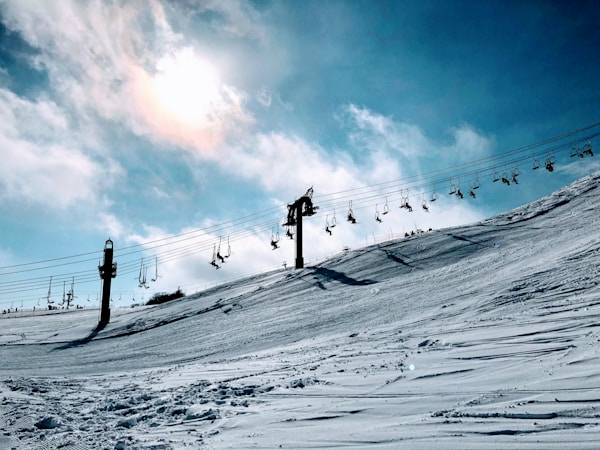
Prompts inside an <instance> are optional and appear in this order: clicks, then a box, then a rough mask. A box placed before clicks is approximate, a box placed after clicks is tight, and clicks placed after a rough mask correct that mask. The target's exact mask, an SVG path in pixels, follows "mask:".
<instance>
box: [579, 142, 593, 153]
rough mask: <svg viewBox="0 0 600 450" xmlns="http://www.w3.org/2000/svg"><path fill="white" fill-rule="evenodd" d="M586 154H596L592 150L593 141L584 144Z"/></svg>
mask: <svg viewBox="0 0 600 450" xmlns="http://www.w3.org/2000/svg"><path fill="white" fill-rule="evenodd" d="M582 153H583V154H584V155H589V156H594V152H593V151H592V141H587V142H586V143H585V145H584V146H583V152H582Z"/></svg>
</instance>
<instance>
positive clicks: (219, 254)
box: [217, 237, 225, 264]
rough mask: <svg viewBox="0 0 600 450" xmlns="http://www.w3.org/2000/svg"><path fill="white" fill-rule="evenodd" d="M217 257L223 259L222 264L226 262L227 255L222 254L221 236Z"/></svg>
mask: <svg viewBox="0 0 600 450" xmlns="http://www.w3.org/2000/svg"><path fill="white" fill-rule="evenodd" d="M217 258H219V259H220V260H221V264H223V263H225V257H224V256H223V255H221V237H219V247H217Z"/></svg>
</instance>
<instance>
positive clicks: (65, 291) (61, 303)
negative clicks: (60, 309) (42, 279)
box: [59, 281, 67, 306]
mask: <svg viewBox="0 0 600 450" xmlns="http://www.w3.org/2000/svg"><path fill="white" fill-rule="evenodd" d="M66 286H67V282H66V281H63V296H62V301H61V302H60V303H59V305H60V306H63V305H64V304H65V295H66V293H67V287H66Z"/></svg>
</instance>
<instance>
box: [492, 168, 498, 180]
mask: <svg viewBox="0 0 600 450" xmlns="http://www.w3.org/2000/svg"><path fill="white" fill-rule="evenodd" d="M499 180H500V175H499V174H498V171H497V170H496V168H495V167H494V178H493V179H492V181H493V182H494V183H495V182H496V181H499Z"/></svg>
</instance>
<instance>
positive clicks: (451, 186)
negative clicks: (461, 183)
mask: <svg viewBox="0 0 600 450" xmlns="http://www.w3.org/2000/svg"><path fill="white" fill-rule="evenodd" d="M448 194H450V195H454V194H456V185H455V184H454V183H453V182H452V178H450V191H449V192H448Z"/></svg>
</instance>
